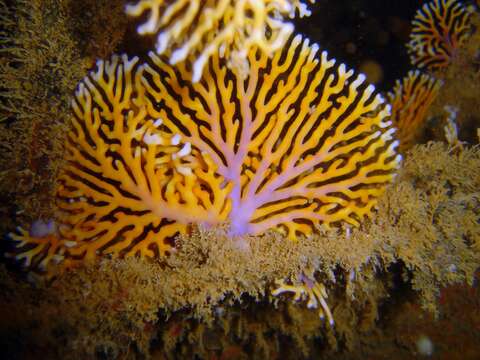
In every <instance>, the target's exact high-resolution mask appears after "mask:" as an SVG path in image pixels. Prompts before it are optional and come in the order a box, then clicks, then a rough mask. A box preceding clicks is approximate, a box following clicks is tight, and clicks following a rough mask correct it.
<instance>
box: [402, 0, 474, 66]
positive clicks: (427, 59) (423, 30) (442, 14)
mask: <svg viewBox="0 0 480 360" xmlns="http://www.w3.org/2000/svg"><path fill="white" fill-rule="evenodd" d="M471 15H472V10H471V9H470V8H468V7H467V6H466V5H464V4H463V3H462V2H461V1H458V0H433V1H431V2H429V3H427V4H425V5H424V6H423V7H422V8H421V9H419V10H418V11H417V13H416V15H415V18H414V20H413V21H412V32H411V34H410V42H409V43H408V44H407V49H408V52H409V53H410V60H411V63H412V64H413V65H414V66H416V67H418V68H427V69H429V70H436V69H441V68H444V67H446V66H448V64H450V62H451V61H452V59H453V58H454V57H455V55H456V53H457V50H458V48H459V47H461V46H462V45H463V44H464V43H465V41H466V40H467V39H468V37H469V35H470V34H471V31H472V29H471V24H470V18H471Z"/></svg>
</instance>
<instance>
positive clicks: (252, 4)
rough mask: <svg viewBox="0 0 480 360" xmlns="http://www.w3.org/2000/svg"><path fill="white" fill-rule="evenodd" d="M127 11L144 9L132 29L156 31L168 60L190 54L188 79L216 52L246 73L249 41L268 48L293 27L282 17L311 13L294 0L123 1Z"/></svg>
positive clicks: (279, 42) (197, 74) (133, 13)
mask: <svg viewBox="0 0 480 360" xmlns="http://www.w3.org/2000/svg"><path fill="white" fill-rule="evenodd" d="M310 2H311V3H314V2H315V1H314V0H310ZM126 12H127V14H128V15H131V16H137V17H138V16H141V15H142V14H143V13H145V12H149V17H148V20H147V21H146V22H145V23H144V24H142V25H140V26H139V27H138V29H137V31H138V33H139V34H142V35H143V34H158V36H157V44H156V53H157V54H158V55H162V54H165V55H167V56H168V58H169V61H170V64H172V65H174V64H177V63H178V62H182V61H184V60H185V59H186V58H187V57H188V56H191V57H193V58H194V59H193V61H192V62H193V63H192V66H193V73H192V77H191V79H192V81H193V82H197V81H198V80H200V77H201V75H202V72H203V69H204V67H205V65H206V64H207V62H208V59H209V58H210V57H211V56H212V55H214V54H216V53H219V54H220V56H221V57H223V58H225V59H227V62H226V64H227V66H229V67H230V68H236V69H237V72H238V74H239V75H240V76H241V77H242V78H244V77H246V76H247V73H248V63H247V62H245V59H246V57H247V55H248V53H249V51H250V49H251V48H252V47H254V46H255V47H257V48H259V49H260V50H261V51H262V52H264V53H266V54H269V55H271V54H273V52H274V51H277V50H280V49H281V48H282V47H283V46H284V44H285V43H286V41H287V40H288V38H289V37H290V35H291V34H292V32H293V24H291V23H289V22H286V21H284V19H285V17H290V18H293V17H294V16H296V15H297V14H298V16H300V17H303V16H309V15H310V11H309V10H308V8H307V6H306V5H305V4H304V3H302V2H301V1H299V0H283V1H278V0H262V1H258V0H245V1H232V0H220V1H219V0H217V1H213V0H209V1H200V0H193V1H192V0H177V1H164V0H140V1H139V2H138V3H136V4H131V5H128V6H127V7H126Z"/></svg>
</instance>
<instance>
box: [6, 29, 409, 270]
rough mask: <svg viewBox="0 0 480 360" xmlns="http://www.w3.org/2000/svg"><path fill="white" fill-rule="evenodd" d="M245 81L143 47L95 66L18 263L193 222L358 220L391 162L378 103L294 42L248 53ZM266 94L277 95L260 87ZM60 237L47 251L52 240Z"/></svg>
mask: <svg viewBox="0 0 480 360" xmlns="http://www.w3.org/2000/svg"><path fill="white" fill-rule="evenodd" d="M248 60H249V62H250V64H251V66H250V72H249V76H248V77H247V79H246V80H245V81H243V80H242V79H240V78H239V76H238V74H237V73H236V72H235V71H232V70H230V69H229V68H227V67H225V66H224V64H223V60H222V59H220V58H219V57H218V56H217V55H214V56H212V58H211V60H210V66H209V67H208V68H207V71H206V72H205V74H204V77H203V78H202V80H201V81H199V82H197V83H190V82H189V81H188V79H190V77H191V72H189V70H188V69H187V66H185V65H183V64H179V65H178V66H177V67H172V66H171V65H169V64H166V63H165V62H163V61H162V60H161V59H160V58H159V57H158V56H157V55H156V54H154V53H151V54H150V58H149V60H148V61H147V62H146V63H140V62H139V61H138V59H137V58H133V59H128V58H127V56H126V55H124V56H122V57H117V56H116V57H113V58H112V60H111V61H106V62H104V61H99V62H98V64H97V69H96V70H94V71H92V72H91V73H90V74H89V76H87V77H86V78H85V79H84V80H83V81H82V82H81V83H80V85H79V86H78V89H77V91H76V94H75V98H74V100H73V102H72V108H73V113H74V118H73V129H72V131H70V133H69V134H68V136H67V143H66V149H67V155H66V164H65V166H64V168H63V171H62V173H61V175H60V179H59V182H60V185H59V187H58V191H57V197H58V208H59V214H58V223H59V225H58V237H59V239H60V240H56V242H55V246H52V245H50V244H46V243H45V242H50V241H51V240H50V237H49V236H47V237H45V238H44V240H45V241H42V239H38V238H34V237H32V238H31V239H30V238H29V237H28V236H25V235H26V234H25V232H23V233H22V235H12V238H14V239H18V240H22V242H21V243H20V245H22V246H27V248H28V247H30V246H31V245H32V244H34V245H36V246H37V245H38V246H37V247H34V248H33V249H29V250H27V251H25V252H24V251H21V250H20V251H19V255H17V256H18V257H19V258H28V260H27V263H31V262H32V261H31V260H33V259H32V257H33V256H37V255H40V254H39V250H38V247H40V246H41V247H42V249H44V250H42V251H41V252H42V255H41V257H46V258H48V259H50V258H52V256H56V258H58V256H64V257H66V264H67V266H68V264H69V263H71V262H75V261H79V260H82V259H86V260H88V259H93V258H94V257H96V256H98V255H102V254H111V255H113V256H128V255H137V254H138V255H140V256H147V257H152V256H155V255H157V254H165V253H166V252H167V251H169V250H171V247H172V246H174V237H175V236H176V235H178V234H181V233H185V232H187V229H188V226H189V225H191V224H203V225H208V226H211V225H214V224H219V223H221V222H224V221H228V222H229V223H230V228H231V230H230V231H231V235H232V236H241V235H250V234H251V235H255V234H260V233H262V232H265V231H267V230H269V229H277V230H278V231H281V232H282V233H284V234H285V235H286V236H288V237H289V238H291V239H295V238H296V237H297V236H298V235H308V234H310V233H311V232H312V231H313V230H314V228H315V226H316V225H318V224H326V225H329V224H332V223H337V222H340V221H345V222H347V223H350V224H353V225H358V224H359V221H360V220H361V219H362V218H363V217H364V216H368V215H369V214H370V212H371V209H372V207H373V206H374V205H375V203H376V199H377V198H378V196H379V195H380V194H382V193H383V191H384V188H385V185H386V184H387V183H388V182H389V181H390V180H391V179H392V177H393V175H394V172H395V170H396V169H397V168H398V165H399V161H400V156H399V155H397V154H396V153H395V148H396V147H397V145H398V141H396V140H395V139H394V138H393V133H394V129H393V128H392V127H391V122H390V121H388V120H387V116H388V115H389V106H388V105H386V104H385V103H384V100H383V98H382V97H381V96H380V95H378V94H375V93H374V89H373V86H371V85H366V84H365V83H364V81H365V79H364V77H363V76H362V75H358V76H355V75H354V73H353V71H351V70H350V71H347V70H346V68H345V65H343V64H340V65H338V66H336V65H335V61H334V60H331V59H328V57H327V54H326V53H325V52H323V53H321V54H320V56H317V46H316V45H310V44H309V42H308V40H305V39H302V38H301V37H300V36H296V37H295V38H293V39H292V40H291V41H290V42H289V43H288V44H287V46H286V48H285V50H283V51H277V52H275V53H274V54H273V56H272V57H269V56H268V55H266V54H263V53H258V51H257V49H256V48H253V49H251V50H250V53H249V57H248ZM272 89H275V90H272ZM57 245H58V246H57Z"/></svg>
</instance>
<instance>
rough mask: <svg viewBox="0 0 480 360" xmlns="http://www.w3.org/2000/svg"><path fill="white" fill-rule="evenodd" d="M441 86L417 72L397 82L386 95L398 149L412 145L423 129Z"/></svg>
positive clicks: (431, 78)
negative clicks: (390, 105)
mask: <svg viewBox="0 0 480 360" xmlns="http://www.w3.org/2000/svg"><path fill="white" fill-rule="evenodd" d="M441 86H442V82H441V81H439V80H437V79H435V78H434V77H432V76H430V75H427V74H422V73H420V71H418V70H417V71H410V72H409V73H408V74H407V76H406V77H405V78H403V79H402V81H400V80H397V82H396V83H395V87H394V88H393V90H392V92H390V93H388V94H387V98H388V100H389V102H390V103H391V104H392V119H393V123H394V124H395V126H396V127H397V128H398V133H397V136H398V138H399V139H400V149H402V150H406V149H408V148H409V147H411V146H413V145H414V144H415V141H416V140H417V138H418V136H419V135H420V133H421V131H422V130H423V128H424V125H425V121H426V117H427V112H428V110H429V108H430V105H431V104H432V103H433V101H434V100H435V98H436V97H437V95H438V91H439V89H440V87H441Z"/></svg>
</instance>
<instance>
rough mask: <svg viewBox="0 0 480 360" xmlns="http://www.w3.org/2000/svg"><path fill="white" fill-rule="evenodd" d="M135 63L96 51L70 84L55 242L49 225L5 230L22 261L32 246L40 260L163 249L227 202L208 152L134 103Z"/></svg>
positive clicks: (219, 213)
mask: <svg viewBox="0 0 480 360" xmlns="http://www.w3.org/2000/svg"><path fill="white" fill-rule="evenodd" d="M137 63H138V59H137V58H133V59H131V60H129V59H128V58H127V56H125V55H124V56H122V58H119V57H114V58H113V59H112V61H109V62H103V61H99V62H98V64H97V70H96V71H93V72H91V73H90V74H89V76H88V77H86V78H85V79H84V80H83V81H82V82H81V83H80V85H79V86H78V89H77V91H76V94H75V98H74V100H73V102H72V108H73V112H74V118H73V120H72V122H73V129H72V130H71V131H70V132H69V134H68V135H67V143H66V150H67V152H66V165H65V166H64V168H63V170H62V173H61V174H60V177H59V183H60V185H59V187H58V189H57V198H58V201H57V205H58V209H59V214H58V220H59V223H60V226H59V227H58V234H57V235H58V237H59V238H60V239H61V240H55V241H56V242H55V244H57V242H58V241H60V243H61V244H60V245H63V246H58V245H57V246H49V245H47V244H46V242H48V243H49V244H53V242H52V241H51V240H50V237H51V235H49V236H48V237H45V238H43V239H42V238H40V239H39V238H38V237H36V236H35V235H33V236H30V235H29V234H28V233H26V232H25V231H24V230H21V229H20V233H21V234H12V235H11V237H12V239H13V240H17V241H19V242H20V243H19V244H18V246H19V247H20V249H21V250H20V254H19V255H17V258H19V259H23V258H26V263H27V264H30V263H32V260H33V259H32V258H33V257H35V256H37V255H41V256H39V257H42V256H44V259H43V260H45V259H47V262H48V260H50V259H52V258H56V259H58V257H59V256H68V258H69V259H76V260H78V259H87V260H88V259H92V258H94V257H95V256H98V255H101V254H112V255H113V256H119V255H121V256H124V255H126V256H128V255H134V254H139V255H141V256H147V257H152V256H154V255H158V254H164V253H166V252H167V251H168V250H170V249H171V247H172V245H173V238H174V237H175V236H176V235H178V234H180V233H184V232H185V231H186V226H187V225H188V224H190V223H192V222H196V223H205V224H212V223H216V222H218V221H221V220H222V219H224V218H225V217H226V214H227V213H228V212H229V209H230V208H229V202H228V201H227V199H226V195H227V194H228V192H229V191H230V189H229V186H228V185H224V184H222V183H223V179H222V178H221V177H219V176H218V175H216V174H215V169H216V167H215V165H214V164H213V163H212V161H211V160H210V159H209V157H208V156H207V155H202V154H200V153H199V152H198V150H196V149H192V148H191V147H190V144H189V143H185V142H182V140H181V138H180V136H179V135H178V134H172V133H169V132H165V131H164V129H162V121H161V120H159V119H152V118H150V117H148V116H147V114H146V111H145V107H142V106H139V105H137V104H135V102H134V99H133V95H134V91H135V89H134V75H135V72H136V70H137V69H138V64H137ZM212 186H213V187H214V188H215V192H213V191H212V189H211V187H212ZM32 246H33V247H34V248H33V249H32ZM35 248H38V249H40V248H41V249H42V252H41V253H40V252H39V251H38V250H35ZM55 256H56V257H55ZM43 260H42V261H43ZM42 265H43V266H45V265H46V264H45V263H42Z"/></svg>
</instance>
